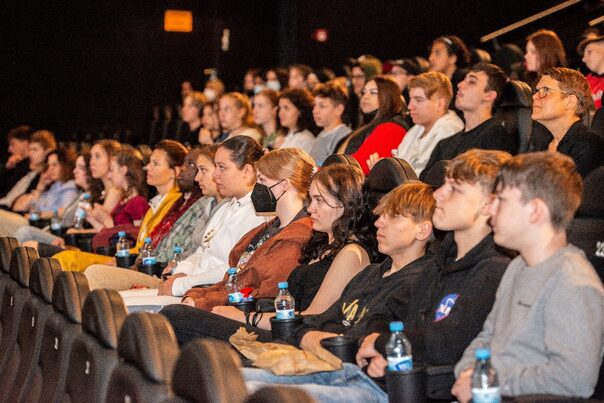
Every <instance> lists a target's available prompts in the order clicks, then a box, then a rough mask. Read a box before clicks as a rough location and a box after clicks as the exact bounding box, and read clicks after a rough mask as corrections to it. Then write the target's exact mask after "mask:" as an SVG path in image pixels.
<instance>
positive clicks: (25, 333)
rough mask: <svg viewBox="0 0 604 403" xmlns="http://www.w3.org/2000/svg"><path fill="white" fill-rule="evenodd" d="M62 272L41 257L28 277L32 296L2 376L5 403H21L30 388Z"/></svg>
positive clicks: (56, 264)
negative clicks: (56, 286)
mask: <svg viewBox="0 0 604 403" xmlns="http://www.w3.org/2000/svg"><path fill="white" fill-rule="evenodd" d="M59 273H61V265H60V264H59V261H58V260H55V259H49V258H39V259H36V260H35V261H34V263H33V265H32V268H31V273H30V277H29V289H30V291H31V296H30V298H27V299H26V300H25V303H24V305H23V312H22V313H21V320H20V324H19V332H18V334H17V342H16V344H15V345H14V347H13V348H12V351H11V355H10V357H9V359H8V362H7V364H6V368H5V370H4V372H2V376H1V377H0V390H2V391H5V393H4V394H3V396H4V400H3V401H5V402H19V401H21V400H22V399H23V395H24V394H25V392H26V391H27V389H28V388H29V386H30V382H31V378H32V374H33V369H34V365H35V364H36V363H37V362H38V357H39V353H40V346H41V344H42V335H43V332H44V327H45V326H46V322H47V320H48V318H50V316H51V315H52V313H53V307H52V290H53V286H54V282H55V279H56V278H57V277H58V276H59Z"/></svg>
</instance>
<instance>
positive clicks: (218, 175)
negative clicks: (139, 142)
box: [115, 136, 266, 309]
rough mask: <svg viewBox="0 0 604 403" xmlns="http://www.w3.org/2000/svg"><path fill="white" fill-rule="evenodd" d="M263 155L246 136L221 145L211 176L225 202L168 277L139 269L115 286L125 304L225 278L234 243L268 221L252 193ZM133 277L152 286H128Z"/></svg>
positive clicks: (154, 300)
mask: <svg viewBox="0 0 604 403" xmlns="http://www.w3.org/2000/svg"><path fill="white" fill-rule="evenodd" d="M262 155H263V152H262V148H261V147H260V145H259V144H258V143H257V142H256V141H255V140H253V139H251V138H249V137H246V136H237V137H234V138H232V139H229V140H227V141H225V142H224V143H222V144H221V145H220V146H219V147H218V149H217V150H216V155H215V157H214V162H215V164H216V169H215V170H214V174H213V175H212V177H213V179H214V182H215V184H216V189H217V191H218V192H219V193H220V194H221V195H222V197H223V198H224V199H225V200H226V202H224V204H223V205H222V206H221V207H220V208H219V209H218V210H216V212H215V213H214V214H213V215H212V218H211V219H210V220H209V222H208V224H207V225H206V227H205V229H204V231H203V235H202V237H201V242H200V244H199V245H198V247H197V249H196V250H195V252H194V253H193V254H191V255H190V256H189V257H187V258H186V259H184V260H183V261H181V262H180V263H179V264H178V265H177V266H176V267H174V268H173V270H171V271H172V273H173V274H172V275H171V276H170V277H168V278H167V280H166V281H163V282H162V281H161V280H159V279H157V278H154V277H151V276H147V275H144V274H141V273H136V274H135V275H136V278H135V279H134V280H131V281H129V282H128V281H122V282H120V284H117V285H116V286H115V289H117V290H119V291H122V292H121V294H122V297H123V298H124V301H125V303H126V305H128V306H133V305H137V306H138V305H143V306H149V305H158V304H160V305H161V304H163V305H165V304H167V303H178V302H180V298H176V297H178V296H182V294H184V293H185V292H186V291H187V290H188V289H189V288H191V287H193V286H195V285H198V284H213V283H215V282H217V281H219V280H220V279H221V278H222V275H223V274H224V272H225V271H226V270H227V268H228V254H229V252H230V251H231V249H232V248H233V246H234V245H235V243H236V242H237V241H238V240H239V239H240V238H241V237H242V236H243V235H245V233H246V232H248V231H249V230H251V229H252V228H254V227H256V226H257V225H259V224H261V223H264V222H266V218H265V217H263V216H259V215H256V213H255V211H254V207H253V204H252V199H251V194H252V190H253V188H254V184H255V183H256V170H255V169H254V166H253V164H254V162H256V161H257V160H258V159H259V158H260V157H261V156H262ZM132 283H139V284H143V285H145V286H147V287H149V288H150V289H149V290H128V289H129V288H130V287H131V286H132ZM158 295H159V296H158ZM175 296H176V297H175ZM146 309H147V308H146Z"/></svg>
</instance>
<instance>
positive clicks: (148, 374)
mask: <svg viewBox="0 0 604 403" xmlns="http://www.w3.org/2000/svg"><path fill="white" fill-rule="evenodd" d="M118 354H119V357H120V363H119V364H118V366H117V367H116V368H115V369H114V371H113V373H112V374H111V379H110V380H109V386H108V388H107V400H106V401H107V402H130V403H136V402H141V403H142V402H145V403H153V402H161V401H163V400H165V399H166V398H168V397H169V396H170V395H171V392H170V384H171V381H172V371H173V369H174V364H175V363H176V358H177V356H178V344H177V342H176V336H175V335H174V330H173V329H172V326H171V325H170V322H168V320H167V319H166V318H165V317H164V316H163V315H160V314H152V313H148V312H136V313H132V314H130V315H128V316H127V317H126V321H125V322H124V325H123V326H122V329H121V331H120V335H119V340H118Z"/></svg>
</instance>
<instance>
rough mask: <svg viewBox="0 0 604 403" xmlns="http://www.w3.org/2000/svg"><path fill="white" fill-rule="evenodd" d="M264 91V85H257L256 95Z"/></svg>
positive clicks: (255, 87)
mask: <svg viewBox="0 0 604 403" xmlns="http://www.w3.org/2000/svg"><path fill="white" fill-rule="evenodd" d="M263 89H264V85H261V84H257V85H255V86H254V94H257V93H259V92H260V91H262V90H263Z"/></svg>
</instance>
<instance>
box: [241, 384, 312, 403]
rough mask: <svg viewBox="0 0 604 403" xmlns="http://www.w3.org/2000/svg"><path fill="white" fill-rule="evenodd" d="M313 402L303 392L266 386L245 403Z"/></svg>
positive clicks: (297, 389) (290, 388)
mask: <svg viewBox="0 0 604 403" xmlns="http://www.w3.org/2000/svg"><path fill="white" fill-rule="evenodd" d="M314 401H315V400H314V399H313V398H312V397H311V396H310V395H309V394H308V393H306V392H305V391H304V390H302V389H300V388H296V387H292V386H267V387H264V388H262V389H260V390H258V391H256V393H254V394H253V395H251V396H250V397H249V398H248V399H247V400H246V403H313V402H314Z"/></svg>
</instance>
